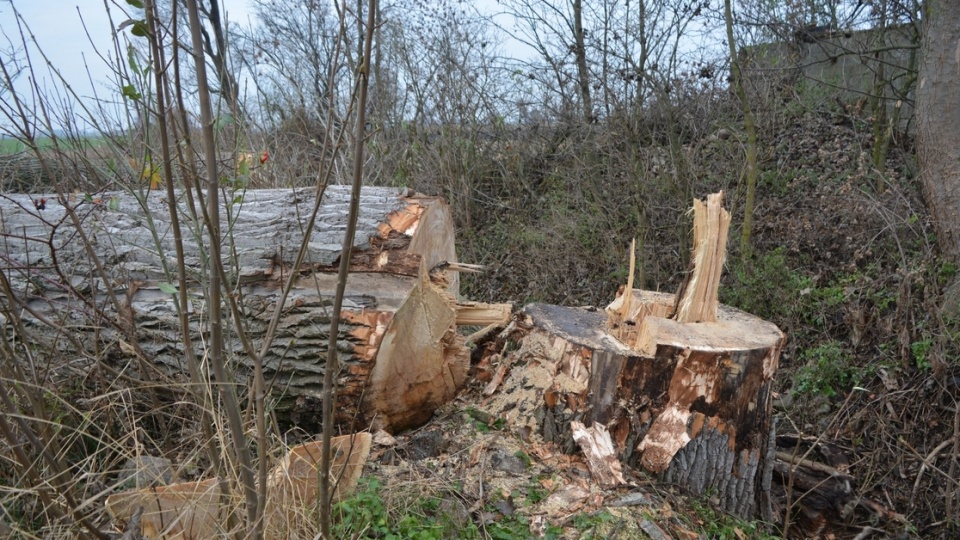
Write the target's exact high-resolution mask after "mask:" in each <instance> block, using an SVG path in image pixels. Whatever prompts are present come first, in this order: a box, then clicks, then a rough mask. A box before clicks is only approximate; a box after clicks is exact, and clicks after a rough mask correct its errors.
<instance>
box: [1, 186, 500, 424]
mask: <svg viewBox="0 0 960 540" xmlns="http://www.w3.org/2000/svg"><path fill="white" fill-rule="evenodd" d="M314 194H315V192H314V191H313V190H309V189H299V190H250V191H246V192H237V193H234V194H229V196H227V197H223V198H224V199H225V200H226V201H227V203H225V204H232V207H231V210H230V212H226V211H225V212H224V215H225V216H227V215H229V216H230V218H229V219H227V218H224V219H223V221H222V223H221V228H222V230H223V231H224V232H225V234H224V242H223V246H224V247H223V251H224V260H225V264H226V266H227V273H228V275H229V276H230V278H231V280H230V281H231V282H230V283H227V284H225V287H226V288H227V290H228V292H230V293H231V294H232V296H233V298H235V299H236V301H237V302H238V303H239V305H240V307H241V311H242V313H243V320H242V322H241V324H242V325H243V329H244V331H245V333H246V335H247V336H248V337H249V339H250V340H251V341H252V342H253V343H252V344H253V348H254V349H256V350H259V349H260V345H261V343H262V341H263V339H264V337H265V335H264V334H265V332H266V328H267V325H268V323H269V321H270V318H271V316H272V314H273V311H274V309H275V308H276V299H277V295H278V290H279V287H281V286H282V284H283V282H284V281H285V278H286V277H287V276H288V272H289V269H290V265H291V264H292V262H293V260H294V258H295V257H296V254H297V250H298V248H299V245H300V242H301V241H302V239H303V231H302V230H301V228H300V227H301V217H302V216H301V213H302V212H307V211H309V210H310V209H311V208H312V206H313V200H314V196H315V195H314ZM178 196H180V197H182V196H183V195H182V193H181V194H179V195H178ZM41 199H45V200H46V202H45V205H44V209H43V210H39V209H37V208H36V205H35V201H40V200H41ZM348 199H349V191H348V190H347V189H345V188H343V187H339V186H333V187H330V188H327V191H326V194H325V196H324V200H323V202H322V205H321V207H320V214H319V216H318V220H317V223H316V225H315V229H314V233H313V236H312V239H311V242H310V256H309V260H308V264H307V265H305V267H304V268H303V269H302V271H301V275H300V277H299V278H298V279H297V280H296V283H295V285H294V289H293V291H292V292H291V294H290V297H289V299H288V300H287V304H286V306H284V308H283V319H282V320H281V323H280V325H279V327H278V334H277V336H276V339H274V340H273V342H272V345H271V347H270V349H269V350H268V352H267V354H266V356H265V357H264V358H263V365H264V372H265V377H266V381H267V382H268V384H269V385H270V386H271V387H272V390H273V394H274V397H275V398H276V400H277V401H276V409H275V410H276V411H277V413H278V414H279V415H280V418H286V419H287V420H289V421H293V422H295V423H298V424H300V425H303V426H304V427H305V428H307V429H310V428H312V427H316V426H318V425H319V423H320V413H319V410H320V408H319V397H320V384H321V381H322V378H323V373H324V363H323V360H322V359H323V358H324V357H325V351H326V343H327V339H328V335H327V334H328V329H329V324H330V321H331V317H333V316H334V314H332V313H330V306H331V305H332V298H333V291H334V289H335V286H336V274H335V268H336V265H337V264H338V259H339V255H340V243H341V238H342V235H343V232H344V227H345V222H344V219H343V216H344V212H343V209H344V208H345V206H346V204H347V201H348ZM164 200H165V194H163V193H156V192H155V193H150V194H148V195H146V196H145V197H144V198H142V199H141V200H138V199H137V198H136V197H134V196H133V195H131V194H119V193H118V194H104V195H103V196H101V197H99V198H97V199H92V198H91V199H90V200H85V198H84V197H77V199H76V200H66V201H58V200H56V199H55V197H53V196H39V195H38V196H29V195H20V194H8V195H3V196H0V222H2V223H0V225H2V237H0V238H2V240H3V245H4V250H3V258H4V269H3V271H4V273H5V274H6V276H7V278H8V279H9V281H10V283H11V288H12V291H13V297H12V298H6V297H5V298H3V303H4V306H3V307H4V308H5V309H4V314H5V315H7V314H10V313H11V312H12V310H17V311H22V310H23V309H26V310H28V311H26V312H24V314H23V316H22V318H23V320H24V322H25V324H26V327H27V330H28V332H29V333H30V334H31V336H32V338H31V340H30V341H29V343H33V344H35V345H33V346H35V347H36V348H38V349H39V348H41V344H42V345H44V346H46V347H47V348H48V350H49V352H51V353H54V354H57V353H59V354H62V353H63V352H65V351H71V354H82V352H81V351H76V350H72V349H75V348H76V345H75V343H68V342H66V339H65V336H69V337H70V338H74V339H75V341H76V343H77V344H79V345H80V346H82V347H83V348H84V349H85V351H86V352H87V353H88V354H90V355H91V356H93V355H100V356H101V357H102V358H109V359H110V360H112V361H114V362H117V363H120V364H123V363H126V362H132V361H133V360H135V359H136V358H135V357H136V352H135V351H134V349H133V348H132V347H130V346H129V345H130V344H129V343H127V341H126V340H127V339H129V338H128V335H129V334H128V333H125V332H123V331H122V329H124V328H127V327H128V326H132V327H134V328H135V331H136V336H137V342H138V344H139V346H140V350H141V351H142V353H143V354H144V355H146V356H147V357H148V359H149V360H150V361H152V363H153V364H156V365H160V366H162V367H163V368H164V370H165V371H167V372H169V373H172V374H174V375H179V374H181V373H185V372H186V368H185V366H184V365H183V362H184V360H183V354H182V352H181V351H182V347H183V345H182V343H183V341H182V339H181V328H180V324H179V319H178V316H177V303H176V302H175V301H174V294H173V293H175V292H177V291H175V287H174V285H173V283H175V282H176V280H175V279H174V277H175V276H174V275H172V274H168V271H167V269H171V270H170V271H171V272H172V271H173V270H172V269H173V268H174V266H173V265H172V262H173V260H172V259H173V258H174V257H175V255H174V254H175V250H174V246H173V243H172V238H171V235H170V223H169V213H168V212H164V211H163V208H164V207H163V206H162V205H164V204H165V202H164ZM178 203H180V204H182V201H178ZM64 204H69V205H71V206H72V207H74V208H75V210H76V212H77V213H78V214H79V215H80V216H82V223H83V228H84V230H86V231H87V232H88V234H89V235H90V236H91V237H92V238H93V242H94V246H93V247H94V249H95V250H96V252H97V253H98V254H99V256H100V257H101V258H102V260H103V261H104V263H105V265H107V266H108V268H109V276H110V280H111V283H110V284H104V283H102V282H101V281H100V280H97V279H94V278H91V277H90V276H91V270H90V263H89V262H88V260H87V257H86V254H85V251H84V248H83V246H82V245H81V244H80V243H79V242H78V241H77V240H76V238H75V230H74V229H73V227H72V224H71V222H70V221H69V220H67V219H65V213H66V212H65V208H64V207H63V205H64ZM182 213H183V214H184V215H185V214H186V212H182ZM164 216H167V217H166V218H164ZM185 223H186V221H185ZM358 226H359V229H358V234H357V240H356V242H355V247H354V256H353V257H352V259H351V275H350V277H349V280H348V283H347V294H346V299H345V304H344V309H343V312H342V313H340V314H339V316H340V317H341V320H342V324H341V329H340V339H341V340H342V345H341V346H340V347H338V349H339V352H340V358H341V362H342V364H341V371H340V373H339V384H340V388H341V390H340V392H339V398H338V399H339V401H338V404H337V409H336V411H337V413H336V420H337V422H338V423H340V424H341V426H343V427H348V426H349V427H361V426H362V427H364V428H365V427H367V425H369V422H370V421H372V420H373V419H374V418H378V419H379V423H380V424H381V425H382V426H383V427H384V428H386V429H390V430H401V429H404V428H407V427H411V426H412V424H411V422H422V421H425V420H426V419H428V418H429V415H430V413H431V412H432V411H433V409H434V408H435V407H437V406H439V405H441V404H443V403H444V402H445V401H446V400H448V399H450V398H452V396H453V394H454V393H455V392H456V390H457V389H458V387H459V385H460V384H462V382H463V380H464V378H465V376H466V369H467V366H468V359H467V358H466V348H465V345H464V343H463V341H462V339H460V338H458V337H456V336H455V334H456V332H455V328H456V325H457V322H458V315H459V308H460V307H461V306H460V305H458V303H457V301H456V296H457V288H458V279H457V277H456V274H455V273H450V274H447V275H446V276H441V277H443V278H445V279H440V278H438V277H437V276H430V275H427V273H426V269H429V268H432V267H434V266H436V265H438V263H441V262H444V261H451V262H455V261H456V250H455V245H454V228H453V222H452V218H451V216H450V210H449V207H448V206H447V205H446V203H444V202H443V201H442V200H441V199H437V198H432V197H425V196H421V195H417V194H414V193H411V192H407V191H405V190H396V189H390V188H365V189H364V190H363V192H362V195H361V212H360V219H359V225H358ZM187 230H188V231H189V232H187V233H186V234H185V236H186V238H185V239H184V248H185V253H186V255H185V263H186V266H187V269H188V270H187V272H188V274H189V280H188V281H189V283H190V285H189V287H190V290H189V291H187V294H188V296H189V298H190V305H191V310H192V311H191V313H190V322H191V327H190V332H191V337H192V338H193V340H192V341H193V343H194V344H195V347H196V348H197V354H198V356H199V357H203V354H204V350H203V347H204V346H205V343H206V341H205V340H206V338H207V332H208V330H207V327H208V325H207V306H205V301H204V298H203V295H202V293H201V291H202V284H203V283H204V282H205V280H206V276H205V274H204V270H203V268H204V267H205V265H204V264H202V261H203V260H204V259H205V258H206V257H207V254H206V253H205V250H206V246H205V244H204V243H203V242H202V240H201V238H202V237H201V236H199V235H200V231H199V230H197V229H196V227H194V228H193V230H190V227H189V226H188V227H187ZM108 286H110V287H114V290H115V291H116V293H117V294H118V295H119V296H120V297H121V298H124V299H125V302H124V306H123V309H122V311H123V313H116V310H114V309H112V307H109V306H108V305H107V304H105V303H104V302H103V301H102V300H103V298H104V297H105V290H106V287H108ZM105 306H106V307H105ZM463 308H464V316H463V318H462V319H463V320H462V321H461V322H462V323H464V324H489V323H490V322H493V319H495V318H499V319H503V318H504V316H505V315H506V314H507V313H508V311H507V310H505V309H504V307H503V306H500V307H498V306H485V305H477V304H464V305H463ZM228 320H229V318H228ZM398 328H412V329H417V330H419V329H427V330H429V332H430V334H429V335H428V336H420V335H416V336H415V335H410V334H409V333H404V332H399V331H398ZM391 336H392V337H391ZM385 337H386V338H387V339H388V340H389V343H390V344H391V345H390V347H388V349H389V350H390V351H396V353H391V352H384V351H382V350H381V347H380V345H381V341H382V340H384V339H385ZM225 347H226V353H227V357H228V360H229V361H230V363H231V365H232V366H233V369H234V371H235V373H236V375H237V376H238V379H239V380H241V381H242V380H243V377H245V376H247V375H249V373H250V369H251V366H252V365H253V363H252V360H251V359H250V358H249V356H248V355H247V354H246V350H245V348H244V346H243V343H242V342H241V339H240V336H239V333H238V332H237V328H236V327H234V326H233V325H232V323H231V324H229V325H228V326H227V327H225ZM401 354H406V355H410V356H409V357H406V356H405V357H403V358H399V355H401ZM394 362H403V364H402V365H403V366H404V370H403V373H404V376H405V377H407V379H409V380H410V381H411V382H410V385H412V386H416V388H415V389H414V390H411V389H410V387H407V386H404V385H403V384H398V381H393V384H391V385H389V386H388V387H384V389H385V391H386V389H387V388H389V391H390V392H393V393H395V395H394V394H392V395H391V399H392V400H393V401H389V404H387V403H385V402H384V401H383V400H380V399H378V396H377V394H376V392H377V390H375V389H371V388H370V387H369V383H370V382H371V376H372V373H374V370H375V369H381V370H388V371H389V370H390V369H393V368H391V367H390V366H392V365H393V363H394ZM430 363H436V365H428V364H430ZM131 365H136V362H133V363H132V364H131ZM428 373H429V374H431V375H429V376H428V375H427V374H428ZM413 379H416V382H415V383H414V382H413ZM402 380H404V379H401V380H400V381H402ZM377 388H380V387H377ZM408 390H410V391H409V392H408ZM397 400H399V401H397Z"/></svg>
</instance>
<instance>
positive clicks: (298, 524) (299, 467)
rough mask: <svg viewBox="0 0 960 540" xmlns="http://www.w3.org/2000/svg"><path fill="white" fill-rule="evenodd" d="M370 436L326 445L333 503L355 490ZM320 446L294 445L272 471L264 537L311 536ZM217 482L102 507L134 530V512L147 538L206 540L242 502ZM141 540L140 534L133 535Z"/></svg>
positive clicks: (121, 498)
mask: <svg viewBox="0 0 960 540" xmlns="http://www.w3.org/2000/svg"><path fill="white" fill-rule="evenodd" d="M371 441H372V437H371V435H370V434H369V433H356V434H353V435H344V436H341V437H334V438H333V439H332V440H331V441H330V448H331V452H332V460H331V465H330V475H331V476H330V478H331V481H332V486H333V494H332V501H333V502H334V503H336V502H338V501H341V500H343V499H345V498H346V497H349V496H350V495H351V494H352V493H353V492H354V490H355V489H356V485H357V481H358V480H359V478H360V475H361V473H362V472H363V465H364V463H366V461H367V457H368V456H369V455H370V445H371ZM322 448H323V446H322V445H321V443H319V442H312V443H306V444H302V445H300V446H296V447H294V448H292V449H290V451H289V452H288V453H287V455H286V456H284V458H283V459H282V460H281V462H280V463H279V464H278V465H277V466H276V467H274V469H273V470H272V471H271V472H270V474H269V476H268V478H267V501H266V507H265V508H266V510H265V512H264V519H265V525H264V537H265V538H267V539H270V540H273V539H277V540H279V539H283V538H312V537H313V536H314V535H315V534H316V531H314V530H312V529H314V528H315V527H314V523H315V521H316V520H315V519H314V518H313V517H312V515H311V513H312V512H313V511H314V508H315V506H316V505H317V497H318V489H319V474H320V470H319V469H320V453H321V451H322ZM220 482H221V481H220V480H218V479H216V478H211V479H207V480H202V481H198V482H183V483H179V484H172V485H169V486H160V487H156V488H149V489H134V490H129V491H124V492H121V493H117V494H115V495H111V496H110V497H108V498H107V502H106V506H107V511H108V512H109V513H110V516H111V517H112V518H113V519H114V520H115V521H116V522H118V523H119V524H121V525H125V526H126V527H127V529H128V530H129V528H130V527H132V526H136V520H134V517H135V516H136V514H137V512H138V509H140V511H141V512H142V513H141V514H140V515H139V523H140V525H139V526H140V527H141V530H139V531H135V532H138V533H139V534H141V535H142V538H145V539H147V540H208V539H211V538H221V537H223V536H224V535H227V534H228V533H229V532H230V531H229V525H228V518H229V516H230V513H231V511H233V510H234V509H236V508H239V507H240V506H241V505H242V504H243V498H242V496H241V495H240V494H239V493H237V494H233V495H234V496H227V497H224V496H223V493H222V491H221V487H222V486H221V485H220ZM136 537H137V538H140V536H136Z"/></svg>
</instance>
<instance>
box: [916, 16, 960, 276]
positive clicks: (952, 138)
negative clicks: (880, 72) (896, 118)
mask: <svg viewBox="0 0 960 540" xmlns="http://www.w3.org/2000/svg"><path fill="white" fill-rule="evenodd" d="M924 7H925V12H924V14H923V40H922V53H921V54H922V57H921V60H920V73H919V78H920V81H919V84H918V85H917V109H916V111H917V112H916V115H917V157H918V158H919V162H920V169H921V178H922V180H923V192H924V196H925V198H926V200H927V206H928V207H929V208H930V211H931V213H932V214H933V217H934V222H935V225H936V228H937V240H938V244H939V246H940V250H941V251H942V253H943V254H944V255H945V256H946V257H947V258H949V259H952V260H953V261H954V262H957V261H958V260H960V129H958V128H957V126H960V56H958V54H957V50H958V49H957V48H958V47H960V1H958V0H928V1H927V2H925V3H924Z"/></svg>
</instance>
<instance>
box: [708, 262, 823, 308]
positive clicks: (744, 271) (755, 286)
mask: <svg viewBox="0 0 960 540" xmlns="http://www.w3.org/2000/svg"><path fill="white" fill-rule="evenodd" d="M730 274H731V277H732V281H733V283H731V284H730V285H729V286H727V287H722V288H721V289H720V291H721V294H722V296H723V298H722V301H723V302H724V303H725V304H730V305H732V306H735V307H737V308H740V309H742V310H744V311H746V312H748V313H753V314H754V315H757V316H758V317H761V318H764V319H768V320H771V321H774V322H776V323H777V324H782V323H784V322H787V321H790V320H791V319H793V318H794V317H795V316H796V315H797V314H798V309H799V304H798V302H797V299H798V298H800V297H801V296H802V295H803V292H804V291H806V290H808V289H811V288H812V284H813V282H812V280H810V279H809V278H806V277H804V276H802V275H800V274H799V273H797V272H795V271H793V270H792V269H790V268H789V267H788V266H787V261H786V257H785V255H784V250H783V249H782V248H777V249H775V250H773V251H771V252H770V253H767V254H763V255H756V256H754V257H753V258H752V259H751V260H750V261H747V262H746V263H744V262H742V261H740V260H736V261H734V262H733V263H732V264H731V268H730Z"/></svg>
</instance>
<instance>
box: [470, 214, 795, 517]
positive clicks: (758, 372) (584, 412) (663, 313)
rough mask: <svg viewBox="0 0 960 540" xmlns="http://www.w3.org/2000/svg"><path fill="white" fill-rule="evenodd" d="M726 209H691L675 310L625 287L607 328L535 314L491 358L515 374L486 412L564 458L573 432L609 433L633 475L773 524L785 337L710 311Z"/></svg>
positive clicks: (667, 301) (743, 318) (576, 311)
mask: <svg viewBox="0 0 960 540" xmlns="http://www.w3.org/2000/svg"><path fill="white" fill-rule="evenodd" d="M721 200H722V196H711V198H709V199H708V201H709V202H708V203H707V204H706V205H702V204H699V201H698V204H697V205H696V206H695V217H694V246H695V247H694V253H693V255H692V261H693V264H694V268H693V270H692V272H691V274H690V275H689V277H688V279H687V281H686V282H685V283H684V285H683V287H682V288H681V291H680V292H679V293H678V295H677V296H676V297H675V296H674V295H671V294H664V293H657V292H649V291H640V290H636V289H633V288H632V287H631V286H630V285H631V284H632V279H630V278H628V287H626V288H624V290H623V292H622V293H621V294H620V295H619V296H618V297H617V299H616V300H615V301H614V302H613V303H612V304H611V305H610V306H609V307H608V308H607V314H606V315H605V314H604V313H603V312H601V311H599V310H597V309H596V308H588V309H580V308H566V307H559V306H550V305H545V304H533V305H530V306H527V307H526V308H525V309H524V310H523V312H522V316H520V318H518V319H517V320H516V321H515V322H514V323H513V324H512V325H511V327H510V328H508V329H507V331H505V332H504V333H503V334H501V336H502V338H503V339H509V340H510V341H513V342H516V343H517V344H518V347H515V348H514V352H511V353H509V354H507V355H506V356H504V357H500V356H499V355H498V354H492V355H488V356H487V358H486V363H487V364H488V365H490V364H498V363H499V364H500V366H503V365H508V366H510V367H511V368H512V370H513V373H512V374H511V375H510V376H509V378H506V379H504V383H503V386H502V388H501V391H500V392H499V393H498V394H497V395H495V396H493V397H492V398H491V399H490V401H489V402H488V403H487V405H486V407H487V410H488V412H489V413H491V414H493V415H496V416H500V417H504V418H505V419H506V420H507V421H508V423H511V424H513V425H514V426H516V427H517V428H518V429H519V430H521V432H530V433H540V434H541V435H542V436H543V438H544V439H545V440H547V441H552V442H554V443H557V444H559V445H560V446H561V448H562V449H563V450H565V451H568V452H571V451H573V450H574V445H573V433H572V429H571V423H572V422H581V423H583V424H585V425H594V424H601V425H602V426H605V427H606V429H607V430H608V431H609V433H610V437H611V439H612V442H613V444H614V447H615V448H616V451H617V453H618V454H619V456H620V459H621V460H622V461H624V462H625V463H627V464H629V465H632V466H641V467H643V468H644V469H646V470H647V471H649V472H651V473H654V474H658V475H660V476H661V477H662V478H663V479H664V480H666V481H669V482H672V483H676V484H679V485H682V486H684V487H686V488H687V489H689V490H690V491H692V492H693V493H695V494H698V495H706V494H710V495H711V497H712V498H713V499H715V501H716V503H717V505H718V506H719V507H720V508H722V509H723V510H726V511H729V512H732V513H734V514H737V515H739V516H742V517H745V518H753V517H755V516H758V515H759V516H760V517H763V518H765V519H770V518H771V517H772V508H771V501H770V499H769V496H770V483H771V481H772V474H773V464H774V459H773V452H774V450H775V448H774V445H773V444H772V427H771V416H772V399H771V388H772V384H773V377H774V374H775V373H776V370H777V365H778V361H779V354H780V348H781V346H782V344H783V341H784V335H783V333H782V332H780V330H779V329H777V327H776V326H775V325H773V324H772V323H769V322H765V321H763V320H760V319H758V318H756V317H754V316H752V315H749V314H746V313H743V312H741V311H738V310H736V309H733V308H729V307H724V306H719V305H718V303H717V302H716V298H717V284H718V282H719V276H720V273H719V272H720V269H721V268H722V267H723V262H724V255H725V253H724V251H725V243H726V232H727V227H728V226H729V214H727V213H726V212H725V211H723V210H722V209H721V208H720V201H721ZM503 346H504V344H503V343H499V344H493V345H492V346H488V349H487V350H488V351H501V350H505V349H504V348H503ZM509 349H510V348H509V347H507V349H506V350H509ZM598 431H599V430H598Z"/></svg>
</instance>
